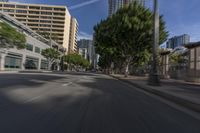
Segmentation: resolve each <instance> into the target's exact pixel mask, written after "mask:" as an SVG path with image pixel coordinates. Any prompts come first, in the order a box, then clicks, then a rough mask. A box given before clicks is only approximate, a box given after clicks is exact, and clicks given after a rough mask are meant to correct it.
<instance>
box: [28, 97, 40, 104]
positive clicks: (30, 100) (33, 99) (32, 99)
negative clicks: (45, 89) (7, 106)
mask: <svg viewBox="0 0 200 133" xmlns="http://www.w3.org/2000/svg"><path fill="white" fill-rule="evenodd" d="M40 97H41V96H37V97H33V98H31V99H29V100H26V101H24V103H30V102H33V101H35V100H37V99H39V98H40Z"/></svg>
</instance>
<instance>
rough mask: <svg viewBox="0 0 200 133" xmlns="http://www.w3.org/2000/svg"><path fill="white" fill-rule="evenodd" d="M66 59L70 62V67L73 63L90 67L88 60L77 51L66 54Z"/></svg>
mask: <svg viewBox="0 0 200 133" xmlns="http://www.w3.org/2000/svg"><path fill="white" fill-rule="evenodd" d="M64 61H65V62H67V63H68V64H69V66H70V68H71V67H72V65H74V66H76V67H78V66H81V67H83V68H88V67H89V66H90V63H89V61H88V60H86V59H84V58H83V57H82V56H81V55H79V54H76V53H74V54H69V55H66V56H64Z"/></svg>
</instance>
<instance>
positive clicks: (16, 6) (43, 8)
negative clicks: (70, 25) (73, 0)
mask: <svg viewBox="0 0 200 133" xmlns="http://www.w3.org/2000/svg"><path fill="white" fill-rule="evenodd" d="M0 7H1V8H5V9H18V10H34V11H38V10H40V11H49V12H65V11H66V8H65V7H63V8H57V7H44V6H29V5H27V6H25V5H13V4H0Z"/></svg>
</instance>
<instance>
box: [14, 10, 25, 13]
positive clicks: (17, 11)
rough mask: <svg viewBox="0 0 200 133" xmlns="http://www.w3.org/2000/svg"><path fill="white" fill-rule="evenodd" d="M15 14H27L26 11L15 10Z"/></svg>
mask: <svg viewBox="0 0 200 133" xmlns="http://www.w3.org/2000/svg"><path fill="white" fill-rule="evenodd" d="M16 13H27V11H26V10H16Z"/></svg>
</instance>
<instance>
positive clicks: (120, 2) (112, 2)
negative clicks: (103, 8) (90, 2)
mask: <svg viewBox="0 0 200 133" xmlns="http://www.w3.org/2000/svg"><path fill="white" fill-rule="evenodd" d="M135 1H138V2H139V3H141V4H142V5H144V4H145V0H109V16H111V15H112V14H114V13H115V12H116V11H117V10H118V9H120V8H121V7H123V6H125V5H128V4H131V3H133V2H135Z"/></svg>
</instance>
